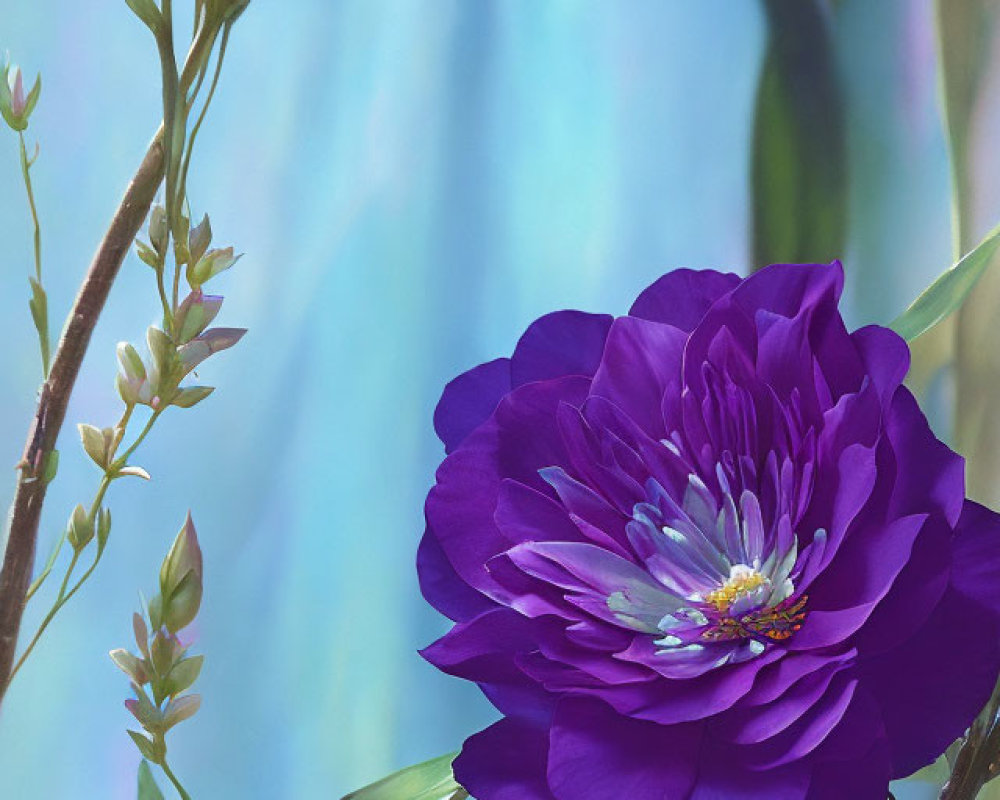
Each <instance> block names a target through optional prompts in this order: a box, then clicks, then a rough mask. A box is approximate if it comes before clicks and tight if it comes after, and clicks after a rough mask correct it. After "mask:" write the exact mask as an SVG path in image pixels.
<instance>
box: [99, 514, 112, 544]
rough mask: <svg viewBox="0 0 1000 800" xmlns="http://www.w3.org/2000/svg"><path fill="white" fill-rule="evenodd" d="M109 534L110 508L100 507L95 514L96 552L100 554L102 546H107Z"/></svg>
mask: <svg viewBox="0 0 1000 800" xmlns="http://www.w3.org/2000/svg"><path fill="white" fill-rule="evenodd" d="M110 535H111V510H110V509H108V508H102V509H101V510H100V512H98V514H97V553H98V555H100V554H101V553H103V552H104V548H105V547H107V546H108V537H109V536H110Z"/></svg>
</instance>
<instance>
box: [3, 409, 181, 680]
mask: <svg viewBox="0 0 1000 800" xmlns="http://www.w3.org/2000/svg"><path fill="white" fill-rule="evenodd" d="M134 410H135V406H134V405H129V406H126V408H125V411H124V412H123V413H122V416H121V418H120V419H119V421H118V424H117V425H116V426H115V431H116V432H115V440H114V442H113V446H112V456H111V458H112V463H111V466H110V467H108V469H107V471H106V472H105V473H104V475H103V476H102V477H101V482H100V484H99V485H98V487H97V493H96V494H95V495H94V499H93V501H92V502H91V504H90V509H89V510H88V512H87V520H88V522H89V523H90V525H91V526H93V525H94V524H95V523H96V520H97V514H98V512H99V511H100V510H101V505H102V504H103V503H104V498H105V496H106V495H107V493H108V489H109V488H110V487H111V484H112V482H114V480H115V479H116V478H117V477H118V471H119V470H120V469H121V468H122V467H123V466H125V464H127V463H128V459H129V457H130V456H131V455H132V454H133V453H134V452H135V451H136V449H138V447H139V445H141V444H142V442H143V441H144V440H145V438H146V436H148V435H149V432H150V431H151V430H152V429H153V425H154V424H155V423H156V420H157V419H158V418H159V416H160V414H162V413H163V411H162V409H161V410H158V411H154V412H153V413H152V415H151V416H150V417H149V419H148V420H147V421H146V424H145V426H144V427H143V429H142V431H140V433H139V435H138V436H137V437H136V439H135V441H134V442H132V444H131V445H130V446H129V447H128V449H126V450H125V452H124V453H123V454H122V455H121V456H120V457H118V458H115V457H114V453H115V451H117V449H118V447H119V446H120V445H121V442H122V439H123V438H124V436H125V430H126V428H127V427H128V423H129V420H130V419H131V418H132V412H133V411H134ZM82 552H83V551H82V550H74V552H73V558H72V559H71V560H70V562H69V566H68V567H67V568H66V574H65V575H64V576H63V580H62V584H61V585H60V586H59V592H58V594H57V595H56V599H55V601H54V602H53V604H52V608H50V609H49V611H48V613H47V614H46V615H45V617H44V618H43V619H42V622H41V624H39V626H38V630H36V631H35V635H34V636H33V637H32V638H31V641H30V642H28V646H27V647H26V648H25V649H24V652H23V653H22V654H21V657H20V658H19V659H18V660H17V663H16V664H15V665H14V668H13V669H12V670H11V673H10V678H9V679H8V681H7V685H8V686H10V683H11V682H12V681H13V680H14V676H15V675H17V673H18V670H20V669H21V667H22V665H23V664H24V662H25V661H26V660H27V658H28V656H29V655H31V652H32V651H33V650H34V649H35V645H36V644H38V641H39V640H40V639H41V638H42V634H43V633H45V630H46V629H47V628H48V627H49V625H50V624H51V622H52V620H53V619H55V616H56V614H58V613H59V611H60V609H61V608H62V607H63V606H64V605H66V603H68V602H69V601H70V600H71V599H72V598H73V595H75V594H76V593H77V592H78V591H80V589H81V587H82V586H83V585H84V584H85V583H86V582H87V579H88V578H90V576H91V575H93V574H94V570H96V569H97V565H98V564H100V563H101V557H102V556H103V555H104V547H102V546H100V544H99V545H98V547H97V551H96V553H95V555H94V560H93V562H92V563H91V565H90V566H89V567H88V568H87V570H86V571H85V572H84V573H83V575H81V576H80V578H79V579H78V580H77V581H76V583H74V584H73V586H72V588H70V585H69V583H70V579H71V578H72V577H73V572H74V570H75V569H76V565H77V563H78V562H79V560H80V555H81V554H82ZM37 588H38V587H37V586H36V587H35V590H36V591H37Z"/></svg>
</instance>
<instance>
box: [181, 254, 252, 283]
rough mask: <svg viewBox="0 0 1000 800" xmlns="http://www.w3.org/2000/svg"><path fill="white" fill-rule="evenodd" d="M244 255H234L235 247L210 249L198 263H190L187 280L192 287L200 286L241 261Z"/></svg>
mask: <svg viewBox="0 0 1000 800" xmlns="http://www.w3.org/2000/svg"><path fill="white" fill-rule="evenodd" d="M242 257H243V256H242V255H238V256H237V255H233V248H232V247H226V248H224V249H220V250H209V251H208V252H207V253H205V255H203V256H202V257H201V258H200V259H199V260H198V262H197V263H191V264H188V268H187V280H188V283H189V284H190V285H191V288H192V289H197V288H199V287H200V286H201V285H202V284H204V283H207V282H208V280H209V279H211V278H214V277H215V276H216V275H218V274H219V273H220V272H225V271H226V270H227V269H229V268H230V267H231V266H233V264H235V263H236V262H237V261H239V260H240V259H241V258H242Z"/></svg>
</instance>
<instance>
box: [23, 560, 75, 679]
mask: <svg viewBox="0 0 1000 800" xmlns="http://www.w3.org/2000/svg"><path fill="white" fill-rule="evenodd" d="M79 560H80V551H75V552H74V553H73V558H72V560H71V561H70V562H69V567H68V568H67V569H66V574H65V575H64V576H63V581H62V585H61V586H60V587H59V594H58V596H57V597H56V601H55V602H54V603H53V604H52V608H50V609H49V613H48V614H46V615H45V618H44V619H43V620H42V622H41V624H40V625H39V626H38V630H37V631H35V635H34V636H32V637H31V641H30V642H28V646H27V647H25V648H24V652H23V653H21V657H20V658H19V659H18V660H17V663H16V664H15V665H14V669H12V670H11V672H10V678H8V680H7V685H8V686H10V684H11V683H12V682H13V680H14V676H15V675H17V673H18V671H19V670H20V669H21V667H22V666H23V665H24V662H25V661H27V659H28V656H29V655H31V651H32V650H34V649H35V645H36V644H38V640H39V639H41V638H42V634H43V633H45V629H46V628H48V627H49V623H50V622H52V620H53V619H55V616H56V614H58V613H59V609H60V608H62V606H63V603H64V602H65V601H64V599H63V598H64V597H65V596H66V587H67V586H69V579H70V577H71V576H72V574H73V570H74V569H75V568H76V563H77V561H79Z"/></svg>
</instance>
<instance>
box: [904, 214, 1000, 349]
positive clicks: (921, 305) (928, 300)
mask: <svg viewBox="0 0 1000 800" xmlns="http://www.w3.org/2000/svg"><path fill="white" fill-rule="evenodd" d="M998 247H1000V226H997V227H996V228H994V229H993V230H992V231H990V232H989V233H988V234H986V238H985V239H983V240H982V241H981V242H980V243H979V245H978V246H977V247H976V248H975V249H974V250H972V251H971V252H969V253H967V254H966V255H965V256H963V257H962V259H961V260H960V261H959V262H958V263H957V264H955V265H954V266H953V267H952V268H951V269H949V270H948V271H947V272H944V273H943V274H942V275H941V276H940V277H939V278H938V279H937V280H935V281H934V283H932V284H931V285H930V286H928V287H927V288H926V289H924V291H923V292H921V293H920V296H919V297H917V299H916V300H914V301H913V303H911V304H910V307H909V308H907V309H906V311H904V312H903V313H902V314H900V315H899V316H898V317H896V319H894V320H893V321H892V322H891V323H890V324H889V327H890V328H892V329H893V330H894V331H896V333H898V334H899V335H900V336H902V337H903V338H904V339H906V340H907V341H908V342H911V341H913V340H914V339H916V338H917V337H918V336H920V335H921V334H922V333H926V332H927V331H929V330H930V329H931V328H933V327H934V326H935V325H937V324H938V323H939V322H941V320H943V319H945V318H946V317H947V316H948V315H949V314H951V313H952V312H953V311H956V310H958V309H959V308H960V307H961V305H962V303H963V302H964V301H965V298H966V297H967V296H968V294H969V292H970V291H972V287H974V286H975V285H976V282H977V281H978V280H979V279H980V278H981V277H982V275H983V273H984V272H985V271H986V268H987V267H988V266H989V265H990V264H991V263H992V262H993V259H994V256H996V254H997V248H998Z"/></svg>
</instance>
